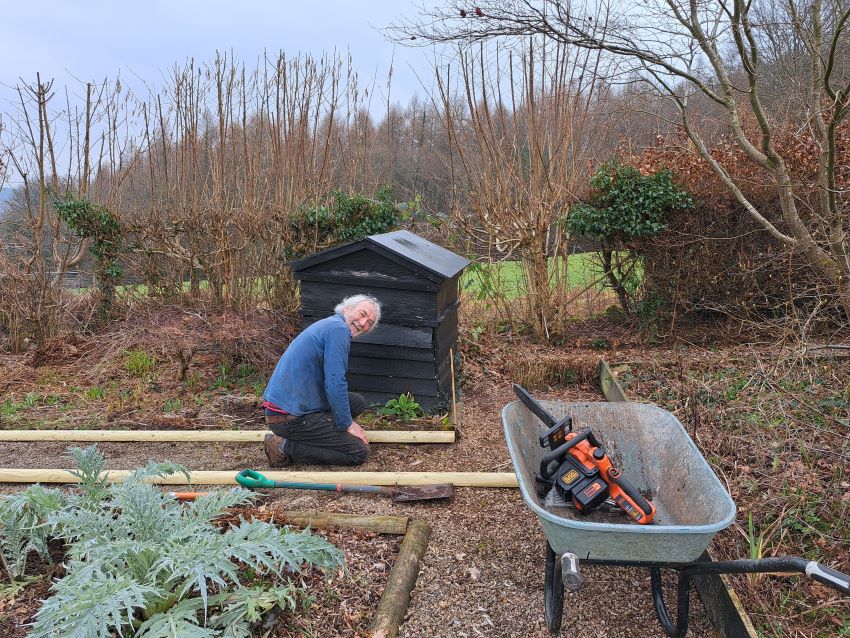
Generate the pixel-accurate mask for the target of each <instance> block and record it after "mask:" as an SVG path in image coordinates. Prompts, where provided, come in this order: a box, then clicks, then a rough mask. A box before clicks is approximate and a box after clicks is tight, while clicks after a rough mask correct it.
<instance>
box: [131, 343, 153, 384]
mask: <svg viewBox="0 0 850 638" xmlns="http://www.w3.org/2000/svg"><path fill="white" fill-rule="evenodd" d="M125 365H126V367H127V372H129V373H130V375H131V376H134V377H136V378H137V379H145V378H147V377H149V376H150V375H151V373H152V372H153V370H154V368H155V367H156V355H155V354H148V353H147V352H145V351H144V350H128V351H127V354H126V358H125Z"/></svg>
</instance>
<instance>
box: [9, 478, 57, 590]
mask: <svg viewBox="0 0 850 638" xmlns="http://www.w3.org/2000/svg"><path fill="white" fill-rule="evenodd" d="M64 504H65V497H64V495H63V494H62V492H60V491H59V490H52V489H45V488H44V487H42V486H41V485H33V486H31V487H30V488H28V489H27V490H26V491H24V492H20V493H18V494H13V495H10V496H7V497H4V498H2V499H0V554H2V560H3V568H4V571H5V572H6V576H8V578H9V580H10V581H15V580H18V579H21V578H23V576H24V572H25V571H26V568H27V557H28V556H29V553H30V552H31V551H35V552H36V553H38V555H39V556H41V557H42V558H44V559H45V560H48V561H49V560H50V554H49V552H48V549H47V541H48V539H49V538H50V535H51V531H52V528H51V526H50V525H49V524H48V523H47V515H48V514H49V513H50V512H53V511H55V510H57V509H59V508H61V507H62V506H63V505H64Z"/></svg>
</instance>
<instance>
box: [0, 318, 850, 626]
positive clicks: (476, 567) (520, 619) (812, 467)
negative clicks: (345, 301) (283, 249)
mask: <svg viewBox="0 0 850 638" xmlns="http://www.w3.org/2000/svg"><path fill="white" fill-rule="evenodd" d="M193 316H194V315H193ZM165 319H166V320H165V321H160V320H159V319H158V318H157V317H153V318H150V317H149V318H148V321H147V322H145V321H143V318H140V317H136V318H135V319H134V322H135V323H134V324H133V325H132V326H123V327H122V326H118V325H116V326H115V327H114V328H113V331H112V333H111V334H110V335H109V339H108V340H104V339H103V338H99V339H89V340H85V341H78V342H77V343H76V345H73V349H74V352H70V349H69V348H67V347H63V346H62V345H61V344H59V345H52V346H51V347H52V348H53V353H54V356H55V357H56V358H55V360H51V359H50V357H49V356H46V355H38V356H36V355H35V354H33V353H30V354H29V355H21V356H10V355H6V356H4V357H3V358H2V360H0V365H2V368H0V393H2V394H0V406H3V405H5V408H3V409H0V427H3V428H18V427H38V428H68V427H121V428H130V427H133V428H135V427H139V428H146V427H169V428H171V427H175V425H174V423H180V424H181V425H180V427H192V428H203V427H233V428H238V429H242V428H261V427H262V422H261V418H260V410H259V405H258V400H257V396H258V392H259V390H261V389H262V387H261V386H262V378H263V374H267V373H268V372H269V371H270V370H271V367H273V365H274V362H275V360H276V356H277V354H279V352H280V351H281V350H282V349H283V347H284V345H285V342H286V335H288V334H291V329H290V328H285V329H282V330H280V331H277V332H275V331H274V330H272V329H271V328H270V326H269V325H268V324H269V321H268V319H265V318H262V317H255V318H242V319H239V318H234V317H232V316H228V317H227V318H226V320H225V319H220V318H219V319H217V318H216V317H207V316H205V317H204V318H203V321H199V320H195V319H191V318H190V320H188V321H190V322H191V324H192V330H193V332H192V335H191V341H192V343H193V344H194V345H193V348H194V349H195V351H194V352H195V353H194V354H193V358H192V363H191V365H190V367H189V369H188V372H187V374H186V380H184V381H179V380H178V375H177V373H178V370H179V361H178V359H179V357H177V356H176V355H174V354H173V353H174V352H176V351H177V350H178V347H177V346H176V345H175V344H179V343H182V342H181V339H182V337H181V336H180V326H181V322H182V321H183V320H182V319H181V313H180V312H179V311H177V310H174V309H170V310H169V311H168V313H166V315H165ZM154 321H157V322H159V323H158V324H155V323H152V322H154ZM157 325H164V326H165V328H164V329H163V328H157ZM487 328H488V329H487V330H485V331H484V332H483V333H481V334H477V335H476V339H475V340H474V341H472V340H468V339H466V338H464V337H461V341H462V342H461V344H460V345H461V350H462V356H463V361H462V375H463V385H462V388H463V418H462V422H461V431H462V437H461V439H460V440H459V441H458V442H457V443H456V444H454V445H451V446H446V445H417V446H402V445H375V446H373V449H372V452H371V456H370V458H369V459H368V461H367V462H366V464H364V465H363V466H362V467H360V468H356V470H363V471H379V470H380V471H387V470H395V471H416V470H421V471H426V470H428V471H482V472H488V471H510V470H511V465H510V461H509V456H508V453H507V450H506V447H505V444H504V438H503V434H502V427H501V422H500V411H501V408H502V407H503V406H504V405H505V404H506V403H508V402H510V401H513V400H514V395H513V392H512V390H511V384H512V383H513V382H520V383H523V384H524V385H525V386H526V387H527V388H529V389H530V390H532V391H533V392H534V394H535V396H537V397H538V398H542V399H556V400H563V401H583V400H590V401H594V400H604V398H603V397H602V396H601V394H600V393H599V391H598V389H597V385H596V383H597V382H596V376H595V375H596V367H597V365H598V361H599V359H600V358H601V357H603V356H604V357H605V358H606V359H607V360H608V361H610V362H612V363H626V364H627V366H626V367H621V368H619V370H620V377H621V380H622V381H623V382H624V383H625V385H626V388H627V392H628V393H629V395H630V397H631V398H633V399H634V400H641V401H649V402H653V403H657V404H659V405H661V406H662V407H665V408H667V409H670V410H672V411H673V412H674V414H676V415H677V416H678V418H679V419H680V421H682V422H683V424H684V425H685V426H686V428H687V429H688V431H689V433H691V434H692V436H693V438H694V440H695V441H696V443H697V445H698V446H699V447H700V449H701V451H702V453H703V455H704V456H705V457H706V459H707V460H708V461H709V463H711V465H712V466H713V468H714V469H715V471H716V472H717V473H718V475H719V476H720V478H721V480H722V481H724V482H725V483H726V485H727V486H728V487H729V489H730V492H731V493H732V495H733V498H735V500H736V502H737V505H738V508H739V511H738V518H737V522H736V525H734V526H733V527H731V528H730V529H728V530H726V531H725V532H721V533H720V534H718V535H717V537H716V538H715V541H714V542H713V544H712V549H713V551H714V552H715V554H716V555H717V556H718V557H720V558H740V557H749V556H750V551H751V549H752V548H751V545H753V543H751V542H750V540H753V539H755V540H757V537H758V535H759V533H760V532H761V533H762V538H763V543H762V545H761V549H760V550H759V551H761V552H762V555H765V556H766V555H776V554H795V555H805V556H808V557H817V558H819V559H820V560H822V561H823V562H824V563H826V564H829V565H831V566H833V567H836V568H839V569H843V570H845V571H846V570H847V569H848V568H850V565H849V564H848V555H850V553H848V538H850V532H848V518H849V517H848V507H850V484H848V480H850V477H848V472H847V467H848V462H847V461H848V458H850V450H848V446H850V442H848V430H850V428H848V416H849V415H848V410H849V409H850V407H848V406H850V395H847V390H846V388H847V384H846V379H848V378H850V365H848V362H847V361H846V360H843V359H838V358H830V359H824V360H819V361H818V362H817V363H812V362H811V361H809V360H807V359H806V360H801V359H800V358H799V357H798V358H794V357H793V356H790V355H789V354H788V353H787V352H785V351H780V350H779V349H778V348H775V349H774V348H773V347H772V346H771V347H766V346H755V345H752V346H750V345H744V344H743V343H742V342H744V341H746V340H745V339H742V338H741V337H738V336H736V337H735V338H730V337H728V336H726V335H725V334H724V333H723V332H720V331H707V330H704V329H702V328H695V329H683V330H681V331H680V332H679V333H678V334H677V335H676V338H675V340H672V341H669V342H668V343H667V344H665V345H664V346H658V345H651V344H646V343H643V342H642V341H641V340H640V339H639V338H638V337H636V336H634V333H633V332H631V331H630V330H628V329H627V327H623V326H621V325H618V324H613V323H608V322H605V321H598V322H595V323H589V324H577V326H576V331H575V335H574V336H572V337H571V338H570V339H564V340H561V341H560V342H559V345H558V347H552V346H546V347H544V346H541V345H537V344H533V343H530V342H529V341H528V340H527V339H526V338H525V337H517V336H512V335H510V334H497V332H496V330H495V329H492V327H491V326H487ZM162 330H165V332H163V331H162ZM281 334H282V335H284V336H282V337H281V336H280V335H281ZM461 334H462V335H463V334H464V331H463V330H461ZM233 335H236V336H237V337H240V335H241V336H244V335H252V336H254V337H255V338H257V339H260V338H262V337H267V338H268V340H267V341H266V342H265V343H253V344H251V346H250V347H248V346H245V345H244V344H243V345H242V346H239V347H237V346H236V345H234V339H235V337H234V336H233ZM240 338H241V337H240ZM116 344H117V345H116ZM164 344H167V345H164ZM181 347H184V349H185V347H186V346H181ZM240 348H241V350H240ZM131 349H132V350H140V351H144V352H148V353H159V354H158V357H157V361H156V363H155V365H154V366H153V369H152V371H151V372H150V373H148V374H146V375H142V376H138V375H135V374H134V373H133V372H131V371H130V370H129V369H128V366H127V358H126V352H127V351H128V350H131ZM240 352H247V353H248V354H246V355H244V356H247V357H249V358H248V359H245V358H241V357H243V354H240ZM55 353H59V354H55ZM169 353H171V354H169ZM252 361H257V362H259V363H258V364H254V363H252ZM777 362H778V363H777ZM36 363H37V364H38V365H35V364H36ZM223 367H224V368H226V370H223ZM732 370H734V372H733V371H732ZM258 386H259V390H258V389H257V387H258ZM93 388H97V389H98V390H93ZM4 401H5V402H6V403H5V404H4ZM807 406H808V407H807ZM166 409H170V411H168V412H166ZM818 414H821V416H820V417H818ZM777 416H781V419H778V420H777V418H776V417H777ZM65 447H66V444H64V443H37V444H35V443H4V444H2V447H0V467H6V468H9V467H22V466H26V467H41V468H49V467H69V465H70V463H69V461H68V459H67V458H66V457H65V456H64V455H63V453H64V450H65ZM99 447H100V448H101V450H102V451H103V452H104V453H105V455H106V456H107V459H108V467H110V468H121V469H127V468H134V467H137V466H139V465H142V464H144V463H146V462H147V461H149V460H151V459H157V460H163V459H168V460H172V461H177V462H181V463H184V464H185V465H187V466H188V467H189V468H191V469H193V470H233V471H234V472H235V471H238V470H241V469H244V468H254V469H258V470H260V471H263V470H264V469H266V468H267V465H266V460H265V457H264V455H263V452H262V449H261V446H260V445H257V444H220V443H209V444H178V443H159V444H135V443H134V444H128V443H108V444H102V445H100V446H99ZM298 469H304V470H310V469H326V468H319V467H309V466H305V467H299V468H298ZM356 470H355V471H356ZM21 487H23V486H20V485H17V486H16V485H9V484H7V485H4V486H2V491H5V492H9V491H13V490H17V489H20V488H21ZM266 494H267V495H266V498H267V499H268V502H269V503H270V504H274V506H276V507H283V508H285V509H308V508H311V509H321V510H327V511H336V512H350V513H361V514H400V515H407V516H411V517H421V518H424V519H426V520H427V521H428V522H429V523H430V525H431V527H432V530H433V533H432V537H431V542H430V545H429V548H428V551H427V553H426V556H425V559H424V564H423V566H422V570H421V572H420V576H419V580H418V582H417V586H416V589H415V591H414V593H413V597H412V601H411V605H410V610H409V612H408V615H407V618H406V619H405V623H404V625H403V627H402V632H401V635H402V636H404V637H406V638H414V637H417V638H418V637H422V638H424V637H426V636H428V637H430V636H438V637H439V636H446V637H448V636H452V637H454V636H498V637H502V636H505V637H506V636H517V637H525V636H539V637H541V638H543V637H544V636H548V635H549V633H548V630H547V629H546V625H545V620H544V609H543V570H544V548H545V545H544V536H543V533H542V531H541V529H540V526H539V524H538V522H537V519H536V517H535V516H534V515H533V514H532V513H531V511H530V510H529V509H528V508H527V507H526V506H525V504H524V503H523V501H522V498H521V496H520V494H519V493H518V491H517V490H511V489H489V490H483V489H472V488H458V489H457V490H456V495H455V497H454V499H453V500H452V501H451V502H433V503H426V502H420V503H399V504H396V503H392V502H391V501H390V500H388V499H385V498H381V497H366V496H358V495H335V494H324V493H317V492H301V491H282V490H274V491H267V492H266ZM750 516H752V518H753V525H754V528H753V529H754V534H753V535H750V537H749V538H748V521H749V518H750ZM346 540H347V542H348V541H350V542H351V543H353V544H354V547H352V546H350V545H347V549H346V551H347V552H349V551H351V552H354V553H355V554H356V552H357V551H362V554H360V555H361V556H363V557H364V558H363V561H365V562H369V561H368V558H365V557H368V556H373V555H374V556H376V562H381V561H384V560H385V557H384V554H381V553H380V551H379V550H377V549H373V548H372V544H373V542H374V539H365V540H364V539H360V540H359V541H358V539H357V537H355V536H353V535H348V537H347V539H346ZM358 543H361V545H358ZM381 551H382V550H381ZM378 556H380V557H381V558H380V561H379V560H378V558H377V557H378ZM387 564H388V563H387ZM583 575H584V577H585V586H584V587H583V589H582V590H581V591H580V592H579V593H577V594H572V595H570V594H568V595H567V598H566V603H565V612H564V627H563V629H562V632H561V635H571V634H587V635H594V636H600V637H604V636H611V637H614V636H624V635H629V636H638V637H646V638H650V637H655V636H663V635H664V634H663V631H662V630H661V627H660V625H659V624H658V622H657V619H656V618H655V612H654V610H653V607H652V602H651V598H650V593H649V578H648V574H647V573H646V572H645V571H641V570H636V569H614V568H601V567H597V568H593V567H585V568H584V569H583ZM366 578H368V579H369V580H370V582H371V581H372V580H374V581H375V582H377V580H378V579H377V576H376V574H375V573H374V571H372V572H370V573H369V575H368V576H366ZM735 587H736V589H737V593H738V594H739V595H740V596H741V597H742V598H743V600H744V605H745V607H746V608H747V610H748V611H749V613H750V615H751V616H752V617H753V620H754V622H755V623H756V625H757V626H758V627H759V630H760V631H762V633H763V634H764V635H765V636H801V637H802V636H806V637H815V636H835V635H841V636H844V635H846V626H847V624H848V623H850V610H848V604H847V603H848V601H847V599H846V598H844V599H842V598H841V597H839V596H838V595H836V594H835V593H833V592H832V591H831V590H828V589H826V588H824V587H821V586H819V585H817V584H812V583H811V581H808V580H806V579H790V580H789V579H785V578H775V577H771V576H763V577H750V578H743V577H742V578H738V579H736V581H735ZM369 589H370V591H372V588H371V587H370V588H369ZM40 595H43V592H42V593H41V594H40ZM349 597H350V599H349ZM372 597H373V594H371V593H370V594H368V595H367V596H366V598H367V599H371V598H372ZM344 600H346V601H348V602H347V604H346V609H348V610H354V609H355V608H356V609H360V608H361V605H364V606H365V604H366V601H365V600H364V599H363V598H358V597H357V596H356V595H355V594H353V593H351V592H349V593H348V594H346V597H345V598H344ZM331 608H333V606H331ZM319 609H324V608H323V607H319ZM325 613H330V612H329V610H326V611H322V612H321V614H320V615H321V616H322V617H323V616H324V614H325ZM346 613H348V612H346ZM351 613H355V612H354V611H351ZM367 613H368V612H365V611H364V616H365V615H366V614H367ZM343 615H345V614H343ZM355 615H356V614H355ZM297 622H301V621H297ZM346 622H348V621H346ZM296 624H297V623H296ZM343 624H344V625H345V623H343ZM345 626H346V627H348V626H349V625H345ZM350 626H351V627H356V626H362V625H357V624H356V623H355V622H354V620H351V625H350ZM346 630H347V629H346ZM293 631H295V632H296V633H293V634H292V635H312V636H316V638H320V637H322V636H338V635H348V634H343V633H339V631H340V630H338V629H336V628H333V629H331V628H327V632H326V628H325V626H324V623H323V622H319V616H315V617H314V621H313V624H312V626H311V627H310V628H309V629H307V628H305V627H302V628H301V629H297V628H296V629H293ZM298 631H301V633H300V634H299V633H297V632H298ZM334 631H336V632H338V633H333V632H334ZM355 631H356V630H355ZM842 631H844V632H845V634H842V633H840V632H842ZM4 635H5V634H4ZM284 635H285V634H284ZM713 635H714V633H713V630H712V629H711V628H710V625H709V623H708V621H707V619H706V617H705V613H704V610H703V609H702V607H701V604H700V603H699V601H698V599H697V598H696V597H694V598H693V600H692V603H691V613H690V630H689V632H688V636H692V637H702V636H706V637H707V636H713Z"/></svg>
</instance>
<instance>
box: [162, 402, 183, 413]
mask: <svg viewBox="0 0 850 638" xmlns="http://www.w3.org/2000/svg"><path fill="white" fill-rule="evenodd" d="M163 409H164V410H165V411H166V412H169V413H170V412H180V399H166V401H165V405H164V406H163Z"/></svg>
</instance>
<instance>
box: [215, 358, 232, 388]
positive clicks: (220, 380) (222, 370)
mask: <svg viewBox="0 0 850 638" xmlns="http://www.w3.org/2000/svg"><path fill="white" fill-rule="evenodd" d="M229 385H230V368H229V367H228V366H226V365H225V364H223V363H222V364H221V365H220V366H219V368H218V376H217V377H216V378H215V381H213V385H212V389H213V390H216V389H218V388H226V387H227V386H229Z"/></svg>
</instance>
